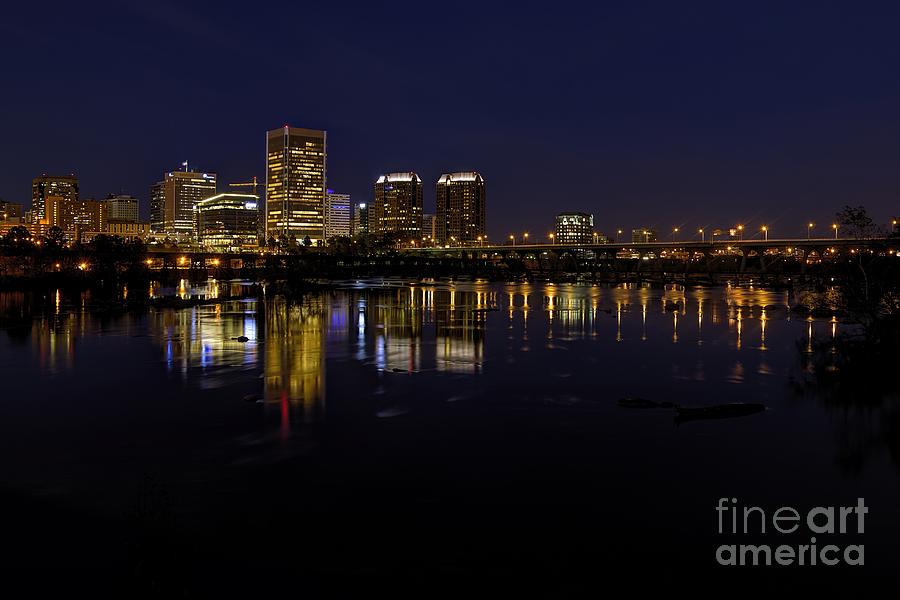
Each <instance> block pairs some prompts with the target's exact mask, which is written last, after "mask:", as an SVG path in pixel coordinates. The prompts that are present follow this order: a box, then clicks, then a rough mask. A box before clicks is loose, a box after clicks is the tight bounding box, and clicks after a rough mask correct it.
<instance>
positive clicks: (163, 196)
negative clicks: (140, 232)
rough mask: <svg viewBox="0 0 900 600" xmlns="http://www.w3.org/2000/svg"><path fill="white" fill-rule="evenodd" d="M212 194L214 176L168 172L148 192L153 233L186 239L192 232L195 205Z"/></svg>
mask: <svg viewBox="0 0 900 600" xmlns="http://www.w3.org/2000/svg"><path fill="white" fill-rule="evenodd" d="M215 194H216V174H215V173H201V172H199V171H189V170H187V163H185V170H184V171H169V172H168V173H166V174H165V175H164V176H163V179H162V181H159V182H157V183H156V184H155V185H153V186H152V187H151V188H150V219H151V229H152V230H153V232H154V233H160V234H164V235H167V236H173V237H181V238H189V237H192V236H193V235H194V233H195V229H196V216H195V214H194V212H195V208H196V205H197V203H198V202H200V201H201V200H206V199H207V198H209V197H210V196H214V195H215Z"/></svg>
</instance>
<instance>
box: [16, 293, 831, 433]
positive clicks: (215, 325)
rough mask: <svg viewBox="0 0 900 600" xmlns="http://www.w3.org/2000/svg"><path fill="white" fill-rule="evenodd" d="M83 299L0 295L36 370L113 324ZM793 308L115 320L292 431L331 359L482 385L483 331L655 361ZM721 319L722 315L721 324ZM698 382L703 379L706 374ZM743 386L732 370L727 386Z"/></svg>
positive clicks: (623, 297)
mask: <svg viewBox="0 0 900 600" xmlns="http://www.w3.org/2000/svg"><path fill="white" fill-rule="evenodd" d="M242 285H246V284H243V283H241V282H217V281H214V280H211V281H207V282H203V283H201V284H199V285H198V284H193V285H192V284H190V283H189V282H186V281H181V282H179V283H178V285H177V286H175V287H174V288H172V289H168V290H167V289H165V288H163V287H162V286H159V285H154V286H153V287H152V288H151V294H164V293H166V292H168V293H170V294H173V295H178V296H179V297H185V294H187V297H196V296H203V297H208V298H218V297H223V296H228V295H231V294H235V293H240V291H241V289H242V288H241V286H242ZM90 300H91V296H90V293H79V294H76V295H68V296H67V295H66V294H65V293H64V292H61V291H59V290H55V291H54V292H52V294H48V296H47V297H46V298H45V300H44V302H45V305H46V307H47V309H48V310H47V312H46V313H43V312H41V313H36V314H26V310H25V308H24V307H28V306H33V305H34V301H33V299H27V298H26V297H25V295H23V294H22V293H18V294H16V293H9V292H4V293H0V309H2V310H3V314H10V315H13V316H15V318H16V319H17V320H18V321H22V320H25V322H26V323H27V332H28V333H27V335H28V337H29V338H30V344H31V347H32V348H33V350H34V353H35V355H36V357H37V359H38V364H39V366H40V368H41V369H44V370H47V371H51V372H52V371H60V370H70V369H73V368H75V365H76V362H77V360H76V359H77V357H78V354H79V352H78V350H79V340H80V339H81V338H83V337H85V336H87V335H95V334H97V332H98V331H104V328H105V327H110V325H109V322H108V321H102V320H101V319H100V318H99V317H95V316H93V315H92V314H91V312H90V310H87V309H86V308H85V307H87V306H90ZM790 304H795V302H793V301H792V300H791V299H789V298H787V296H786V292H782V291H771V290H762V289H758V288H754V289H750V288H738V287H728V288H711V289H704V288H699V289H687V290H686V289H684V288H683V287H680V286H668V287H666V288H665V289H652V288H650V287H649V286H642V285H636V284H628V285H621V286H617V287H600V286H575V285H553V286H551V285H547V286H542V285H534V284H521V285H505V286H503V285H496V286H493V285H488V284H479V283H471V284H470V283H457V284H447V285H416V286H409V287H392V288H384V289H382V288H377V289H376V288H368V289H358V290H337V291H331V292H324V293H321V294H313V295H310V296H308V297H307V298H305V299H304V301H303V302H300V303H299V304H289V303H287V302H285V301H284V300H282V299H279V298H274V299H271V298H270V299H268V300H266V301H265V302H262V301H257V300H243V301H237V300H222V301H219V302H214V303H211V304H204V305H200V306H196V307H193V308H187V309H151V310H150V311H149V312H148V314H147V316H146V317H136V316H134V315H128V314H126V315H122V316H121V317H120V318H119V319H118V320H117V321H115V325H114V327H115V329H114V331H113V333H116V334H123V333H127V332H129V331H131V330H132V329H133V328H136V329H139V330H140V329H141V328H147V327H149V333H150V336H151V338H152V340H153V343H154V344H156V345H157V347H159V348H160V356H161V359H162V362H163V364H164V366H165V369H166V370H167V371H168V372H169V373H171V374H173V375H177V376H182V377H184V378H185V379H186V380H191V381H194V382H196V384H197V385H199V386H200V387H219V386H224V385H229V384H231V383H233V382H234V381H235V380H241V381H244V380H246V379H247V378H248V377H251V378H252V377H255V376H256V375H248V374H247V371H248V370H249V371H253V370H256V371H257V373H258V374H259V375H261V382H260V390H259V395H260V396H261V399H262V400H263V402H264V403H265V404H266V405H267V406H272V407H276V408H277V411H278V412H279V416H280V418H286V419H287V422H309V421H314V420H316V419H318V418H319V417H320V416H321V415H323V414H324V412H325V405H326V363H327V358H329V357H331V356H332V355H334V353H335V352H337V353H341V352H345V351H346V352H347V353H348V355H349V356H350V357H352V358H353V359H354V360H356V361H357V362H358V363H360V364H364V365H370V366H371V368H375V369H377V370H380V371H402V372H416V371H420V370H423V371H428V370H434V371H438V372H446V373H454V374H475V375H477V374H480V373H482V372H483V370H484V364H485V362H486V356H487V348H486V344H487V343H488V342H487V340H488V337H487V335H486V332H487V331H488V327H489V325H490V323H492V322H494V323H496V322H498V321H499V322H501V323H502V327H503V330H504V331H505V332H507V333H504V336H505V337H504V338H503V339H509V340H513V341H514V342H519V343H518V344H515V343H514V344H513V345H511V346H510V348H511V349H512V350H511V351H515V352H519V351H527V350H528V349H529V343H534V341H533V340H532V342H529V330H531V331H532V334H533V338H534V336H536V338H534V339H537V340H538V342H537V343H539V344H544V345H546V347H548V348H549V347H551V344H558V343H559V342H560V341H565V340H576V339H591V340H594V341H595V343H596V344H598V348H601V347H603V346H602V345H603V344H604V343H608V342H620V343H626V344H627V343H629V342H630V343H641V344H644V343H647V344H654V343H655V344H657V345H656V346H654V351H657V352H658V351H659V343H660V342H665V343H683V342H688V343H689V344H693V343H696V344H698V345H699V344H701V343H703V344H704V345H709V344H715V343H718V342H719V340H724V342H725V343H727V344H728V347H729V348H730V349H732V350H734V351H737V352H742V353H743V352H759V351H768V350H769V349H770V347H769V344H770V338H771V336H772V335H774V334H777V333H778V332H779V331H781V330H783V329H782V324H783V323H784V322H786V321H790V319H791V313H790V312H789V311H785V310H783V307H784V306H788V305H790ZM657 307H658V308H657ZM723 309H724V312H721V313H720V311H722V310H723ZM494 311H498V312H496V313H495V312H494ZM719 314H723V315H728V318H727V320H726V321H723V322H722V323H721V324H720V322H719V317H718V315H719ZM708 315H710V316H709V318H707V316H708ZM680 317H685V318H683V319H682V318H680ZM141 318H145V319H146V323H144V322H142V321H141ZM669 319H671V321H669ZM18 321H17V322H18ZM757 323H758V324H759V325H758V327H759V329H758V330H757V329H756V327H757V325H756V324H757ZM817 330H818V332H819V334H820V335H828V336H830V337H832V338H833V337H835V336H836V335H837V334H838V331H839V322H838V320H837V318H831V319H826V320H819V319H814V318H812V317H807V318H806V319H805V327H803V329H800V330H799V332H798V338H799V337H801V336H802V337H803V338H805V339H804V341H805V348H806V350H807V352H811V351H812V339H813V337H814V336H815V334H816V331H817ZM751 337H752V338H753V341H752V342H751V341H750V338H751ZM239 338H246V341H240V339H239ZM757 339H758V340H759V343H758V344H757V343H756V340H757ZM612 348H614V346H605V350H603V351H614V350H612ZM496 351H497V350H495V352H496ZM233 367H239V368H238V369H233ZM755 370H756V371H758V372H761V373H768V372H771V367H769V365H768V364H767V363H765V362H763V363H761V364H760V365H759V366H758V367H757V368H756V369H755ZM696 372H697V373H699V374H700V375H698V377H699V376H705V375H704V373H703V369H702V367H700V366H698V367H696ZM232 373H238V375H232ZM743 377H744V369H743V366H742V363H741V361H737V362H736V363H735V364H734V367H733V368H732V369H731V371H730V374H729V375H728V378H729V380H731V381H741V380H742V379H743Z"/></svg>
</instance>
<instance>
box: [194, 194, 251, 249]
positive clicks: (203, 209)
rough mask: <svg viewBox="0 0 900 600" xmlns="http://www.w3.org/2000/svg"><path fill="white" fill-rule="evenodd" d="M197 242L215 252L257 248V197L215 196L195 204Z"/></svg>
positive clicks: (243, 195) (248, 195)
mask: <svg viewBox="0 0 900 600" xmlns="http://www.w3.org/2000/svg"><path fill="white" fill-rule="evenodd" d="M197 241H198V242H199V243H200V245H202V246H206V247H210V248H215V249H217V250H228V249H231V248H234V249H240V248H248V247H254V248H255V247H258V246H259V196H257V195H256V194H216V195H215V196H210V197H209V198H206V199H205V200H201V201H200V202H198V203H197Z"/></svg>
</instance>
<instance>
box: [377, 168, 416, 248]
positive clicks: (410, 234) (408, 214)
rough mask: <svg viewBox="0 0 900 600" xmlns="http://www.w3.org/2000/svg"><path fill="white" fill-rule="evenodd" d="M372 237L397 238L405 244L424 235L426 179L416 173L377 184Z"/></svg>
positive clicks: (391, 176)
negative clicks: (423, 219) (424, 185)
mask: <svg viewBox="0 0 900 600" xmlns="http://www.w3.org/2000/svg"><path fill="white" fill-rule="evenodd" d="M369 233H371V234H373V235H382V236H383V235H394V236H396V237H397V240H398V241H399V242H400V243H401V244H407V243H409V242H410V241H411V240H418V239H419V238H420V237H421V235H422V179H421V178H420V177H419V176H418V175H416V174H415V173H412V172H409V173H388V174H386V175H382V176H380V177H379V178H378V179H377V180H376V181H375V201H374V202H373V203H372V204H371V205H370V206H369Z"/></svg>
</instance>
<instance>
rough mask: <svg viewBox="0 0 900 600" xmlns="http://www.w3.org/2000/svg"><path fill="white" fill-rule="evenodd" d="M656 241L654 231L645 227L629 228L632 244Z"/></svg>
mask: <svg viewBox="0 0 900 600" xmlns="http://www.w3.org/2000/svg"><path fill="white" fill-rule="evenodd" d="M655 241H656V232H655V231H653V230H652V229H648V228H646V227H641V228H639V229H632V230H631V243H632V244H649V243H650V242H655Z"/></svg>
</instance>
